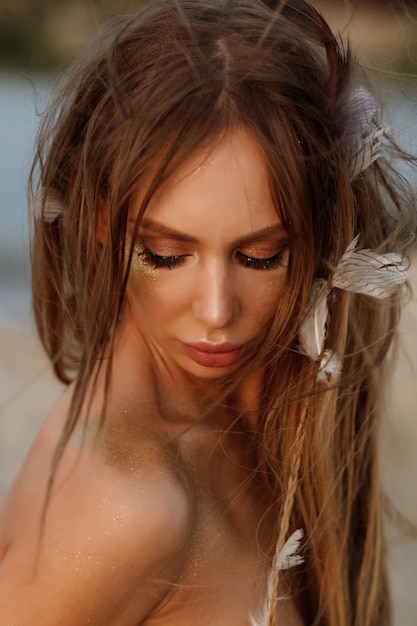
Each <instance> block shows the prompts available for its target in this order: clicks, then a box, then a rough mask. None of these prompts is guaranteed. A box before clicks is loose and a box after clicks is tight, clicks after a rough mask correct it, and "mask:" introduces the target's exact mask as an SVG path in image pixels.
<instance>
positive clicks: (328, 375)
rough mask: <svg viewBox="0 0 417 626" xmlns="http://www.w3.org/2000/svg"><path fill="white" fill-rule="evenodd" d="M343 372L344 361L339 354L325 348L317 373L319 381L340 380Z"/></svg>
mask: <svg viewBox="0 0 417 626" xmlns="http://www.w3.org/2000/svg"><path fill="white" fill-rule="evenodd" d="M341 372H342V363H341V360H340V357H339V355H338V354H337V353H336V352H334V351H333V350H325V352H324V354H323V358H322V359H321V362H320V369H319V371H318V374H317V381H318V382H320V383H326V384H327V383H329V382H331V381H332V380H334V381H335V380H338V379H339V378H340V374H341Z"/></svg>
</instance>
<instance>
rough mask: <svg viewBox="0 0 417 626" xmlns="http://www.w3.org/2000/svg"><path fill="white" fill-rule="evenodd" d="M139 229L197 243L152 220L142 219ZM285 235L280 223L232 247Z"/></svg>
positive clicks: (257, 232)
mask: <svg viewBox="0 0 417 626" xmlns="http://www.w3.org/2000/svg"><path fill="white" fill-rule="evenodd" d="M141 228H144V229H149V230H152V231H153V232H154V233H156V234H158V235H161V236H163V237H166V238H167V239H176V240H177V241H185V242H187V243H198V239H197V238H196V237H192V236H191V235H187V234H185V233H182V232H180V231H178V230H176V229H175V228H170V227H169V226H165V225H164V224H160V223H159V222H156V221H154V220H150V219H144V220H143V222H142V224H141ZM286 234H287V232H286V230H285V228H284V225H283V224H282V223H281V222H280V223H279V224H274V225H271V226H266V227H265V228H262V229H261V230H258V231H256V232H254V233H250V234H249V235H245V236H244V237H240V238H239V239H237V240H236V241H234V242H233V245H234V246H242V245H244V244H248V243H254V242H256V241H263V240H265V239H268V238H269V237H275V236H282V235H286Z"/></svg>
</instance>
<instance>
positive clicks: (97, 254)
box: [31, 0, 409, 626]
mask: <svg viewBox="0 0 417 626" xmlns="http://www.w3.org/2000/svg"><path fill="white" fill-rule="evenodd" d="M355 72H356V68H355V63H354V61H353V60H352V57H351V54H350V51H349V49H344V48H343V47H342V45H341V44H340V43H339V42H338V41H337V40H336V38H335V37H334V35H333V34H332V33H331V31H330V29H329V27H328V26H327V24H326V22H325V21H324V19H323V18H322V17H321V16H320V15H319V14H318V13H317V12H316V11H315V10H314V9H313V8H312V7H311V6H310V5H309V4H308V3H307V2H304V1H303V0H290V1H288V2H286V1H282V2H280V1H277V2H275V1H268V2H262V1H261V0H209V1H207V0H156V1H155V2H153V3H152V4H151V5H149V6H148V7H146V8H145V9H144V10H143V11H142V12H140V13H139V14H137V15H133V16H130V17H126V18H123V19H120V20H118V21H117V22H115V23H113V24H112V25H111V26H110V27H109V28H108V29H107V30H106V32H105V33H104V34H103V35H102V37H101V38H100V40H99V41H98V42H97V43H96V44H94V45H93V46H92V47H91V48H90V49H89V50H88V51H86V53H85V54H84V55H83V56H82V57H81V58H80V59H79V60H78V61H77V63H75V64H74V66H73V67H72V68H71V69H70V70H69V71H68V72H67V73H66V75H65V76H64V77H63V79H62V80H61V82H60V84H59V85H58V88H57V90H56V92H55V96H54V99H53V101H52V104H51V106H50V108H49V110H48V111H47V114H46V116H45V118H44V121H43V122H42V125H41V128H40V131H39V135H38V143H37V147H38V153H37V158H36V161H35V164H34V168H33V171H32V177H31V178H32V186H33V189H34V195H35V197H36V199H37V200H36V202H37V209H36V211H35V220H34V236H33V244H32V263H33V302H34V310H35V316H36V322H37V327H38V330H39V334H40V337H41V340H42V342H43V345H44V347H45V349H46V351H47V353H48V355H49V357H50V359H51V362H52V364H53V367H54V370H55V373H56V375H57V376H58V378H59V379H60V380H62V381H64V382H70V381H71V380H72V379H75V392H74V396H73V397H74V399H73V404H72V408H71V411H70V414H69V416H68V421H67V426H66V428H65V432H64V433H63V435H62V440H61V445H60V447H59V449H58V451H57V455H56V457H55V464H56V463H57V462H58V460H59V457H60V455H61V454H62V450H63V449H64V446H65V445H66V442H67V441H68V438H69V437H70V435H71V433H72V431H73V429H74V427H75V424H76V422H77V419H78V418H79V414H80V410H81V408H82V407H83V405H84V403H85V401H86V396H87V390H88V389H91V388H94V380H95V379H96V377H97V371H98V370H97V363H102V362H103V363H105V364H106V365H105V367H106V368H107V370H106V371H107V380H108V381H109V376H110V368H111V345H112V341H113V339H114V336H115V333H116V329H117V325H118V320H119V317H120V314H121V311H122V303H123V297H124V290H125V285H126V280H127V275H128V271H129V264H128V265H127V267H126V263H125V246H126V224H127V216H128V211H129V206H130V201H131V198H132V196H133V194H134V193H135V191H136V190H137V188H138V186H139V185H140V184H141V183H142V184H143V180H144V179H145V177H146V180H148V179H149V177H148V174H149V172H150V171H152V173H153V177H152V180H151V183H150V184H149V187H148V190H147V194H146V195H145V199H144V202H143V206H142V211H141V212H140V215H139V218H138V223H139V221H140V219H141V217H142V215H143V212H144V211H145V210H146V205H147V203H148V201H149V199H150V198H151V197H152V194H153V193H154V192H155V190H156V189H157V188H158V186H159V185H160V184H161V182H163V181H164V180H166V179H167V177H169V176H170V175H171V174H172V173H173V172H174V171H175V170H176V168H177V167H178V166H179V165H180V164H181V163H182V162H183V161H184V160H185V159H186V158H187V157H188V156H190V155H191V154H192V153H193V152H194V151H195V150H196V149H197V148H200V147H201V146H202V145H204V144H207V143H210V142H215V141H216V139H217V138H218V137H220V136H222V135H224V133H226V132H228V131H230V130H231V129H233V128H235V127H237V126H239V125H243V126H245V127H246V128H248V129H249V131H250V132H251V133H252V134H253V136H254V137H255V138H256V139H257V141H258V142H259V145H260V146H261V148H262V150H263V153H264V155H265V159H266V163H267V165H268V168H269V172H270V184H271V191H272V193H273V195H274V198H275V200H276V205H277V211H278V213H279V215H280V217H281V219H282V220H283V222H284V223H285V225H286V228H287V230H288V234H289V241H290V244H289V246H290V256H289V267H288V272H287V279H286V285H285V292H284V293H285V296H284V297H283V298H281V300H280V302H279V303H278V304H277V311H276V316H275V319H274V320H273V321H272V323H271V327H270V329H269V333H268V336H267V337H266V338H265V340H264V342H263V345H262V347H261V350H260V351H259V353H258V354H257V356H256V361H255V364H256V366H258V365H259V366H262V368H263V369H264V371H265V377H264V383H263V389H262V394H261V410H260V419H259V425H258V432H257V433H256V434H255V435H256V438H257V439H256V440H257V442H258V452H257V456H258V462H257V471H258V475H259V477H260V479H261V480H264V482H265V484H266V485H267V486H268V488H269V489H270V490H272V492H273V493H275V494H276V498H277V499H278V510H279V511H280V513H281V515H280V519H279V524H277V528H276V537H275V539H276V540H277V546H278V549H279V548H280V547H281V546H282V543H283V541H284V539H285V536H286V535H287V533H288V532H289V531H291V530H294V529H295V528H298V527H302V528H304V529H305V534H306V541H305V544H304V546H303V553H304V556H305V566H304V568H303V575H302V589H303V593H302V594H301V596H302V597H303V608H302V612H303V615H304V619H305V622H306V623H308V624H315V625H317V624H323V625H327V626H334V625H335V624H337V625H338V626H348V625H352V626H353V625H356V626H377V625H378V626H384V625H387V624H389V622H390V618H389V600H388V595H387V592H386V591H387V589H386V579H385V572H384V565H383V541H382V531H381V494H380V485H379V479H378V459H377V451H376V426H377V414H378V396H379V394H380V391H381V384H382V365H383V361H384V358H385V355H386V353H387V351H388V349H389V346H390V343H391V340H392V337H393V333H394V329H395V325H396V322H397V319H398V310H399V296H398V295H396V296H393V297H391V298H389V299H388V300H386V301H375V300H373V299H371V298H369V297H367V296H362V295H352V294H347V293H346V292H342V291H337V293H336V294H335V300H334V302H333V303H332V309H331V317H330V325H329V329H328V338H327V341H328V345H329V347H331V348H332V349H333V350H335V351H336V352H337V354H338V355H340V357H341V358H342V363H343V370H342V374H341V378H340V382H339V383H338V384H337V385H333V386H326V385H322V384H320V383H317V382H316V370H317V366H316V364H315V363H314V362H312V361H311V360H310V359H308V358H307V357H305V356H303V355H302V354H301V352H300V349H299V339H298V333H299V328H300V324H301V322H302V319H303V315H304V311H305V307H306V303H307V300H308V296H309V293H310V290H311V286H312V283H313V281H314V280H315V279H316V278H318V277H320V278H323V279H325V280H327V279H328V278H329V276H330V275H331V272H332V268H334V267H335V266H336V265H337V263H338V261H339V259H340V258H341V256H342V254H343V252H344V251H345V249H346V247H347V246H348V244H349V243H350V242H351V240H352V239H353V237H354V236H355V235H356V234H358V233H359V234H360V244H361V246H363V247H369V248H374V249H377V250H378V251H380V252H384V251H387V250H393V249H398V247H399V246H400V244H399V240H400V238H399V236H400V234H401V232H402V229H403V226H402V224H403V222H404V220H403V214H404V212H406V211H407V210H408V209H409V206H408V205H406V204H405V200H404V197H402V196H401V194H400V188H401V180H400V177H398V176H396V175H395V172H394V170H393V169H392V168H391V166H390V164H389V163H388V162H387V161H385V160H384V159H379V160H378V161H377V162H376V163H374V164H373V165H372V166H371V167H370V168H368V169H367V170H366V171H365V172H363V173H362V174H360V175H359V176H357V177H356V178H355V179H354V180H351V175H350V168H349V158H348V153H347V150H346V143H347V137H348V136H349V133H350V130H351V127H352V125H353V124H355V119H354V116H355V111H353V110H352V108H351V106H350V102H351V98H350V96H351V93H352V89H353V86H354V80H355V76H354V75H355ZM391 153H393V149H392V151H391ZM51 198H52V199H53V200H54V201H55V202H56V201H58V202H59V203H62V210H61V211H60V213H59V215H58V216H57V217H56V218H55V219H53V220H52V219H49V218H48V214H47V212H48V202H49V203H50V202H51ZM39 199H41V200H40V204H39ZM36 202H35V204H36ZM103 204H104V205H105V207H106V211H107V214H108V224H109V227H108V230H107V242H106V245H105V246H103V245H102V244H101V243H100V242H99V241H98V240H97V236H96V233H97V221H98V213H99V207H100V206H103ZM401 241H403V240H402V239H401ZM109 346H110V348H109ZM104 357H108V358H106V359H104ZM104 416H105V412H104V413H103V417H104ZM274 543H275V540H274ZM335 581H337V583H336V582H335ZM301 596H300V597H301ZM271 619H272V618H271ZM271 623H272V622H271Z"/></svg>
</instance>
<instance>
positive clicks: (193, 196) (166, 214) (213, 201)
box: [132, 127, 280, 238]
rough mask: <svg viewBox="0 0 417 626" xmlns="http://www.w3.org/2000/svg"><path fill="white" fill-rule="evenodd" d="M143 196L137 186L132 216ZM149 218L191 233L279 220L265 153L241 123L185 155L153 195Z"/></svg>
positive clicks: (234, 230)
mask: <svg viewBox="0 0 417 626" xmlns="http://www.w3.org/2000/svg"><path fill="white" fill-rule="evenodd" d="M142 199H143V190H142V189H138V192H137V194H136V196H135V198H134V201H133V205H132V219H135V217H136V216H137V212H138V211H139V208H140V205H141V201H142ZM146 219H148V220H153V221H157V222H158V223H161V224H164V225H166V226H168V227H171V228H173V229H177V230H178V229H179V230H184V231H185V232H187V233H189V234H190V235H192V236H193V237H197V236H200V237H204V234H205V232H206V231H207V229H208V227H209V226H210V228H209V230H210V232H212V233H213V232H215V231H216V228H214V225H216V226H217V232H218V236H220V235H221V236H222V237H224V236H225V234H226V233H227V232H228V231H230V233H231V236H233V237H234V238H237V237H240V236H242V237H243V236H246V235H248V234H250V232H251V231H257V230H260V229H264V228H266V227H267V226H268V225H271V226H276V225H277V224H278V223H279V222H280V219H279V216H278V214H277V210H276V206H275V203H274V201H273V198H272V194H271V188H270V177H269V172H268V168H267V165H266V161H265V157H264V154H263V152H262V149H261V147H260V146H259V144H258V142H257V141H256V139H255V138H254V136H253V135H252V134H251V133H250V132H249V131H248V130H247V129H246V128H243V127H240V128H238V129H236V130H234V131H233V132H229V133H227V134H226V135H224V136H223V137H222V138H220V139H219V140H218V141H217V142H216V143H214V144H211V146H210V147H209V148H205V149H201V150H198V151H197V152H195V153H194V154H193V155H192V156H191V157H190V158H188V159H187V160H186V161H185V162H184V163H183V164H182V165H181V166H180V167H179V168H178V169H177V170H176V172H175V173H174V174H173V175H172V176H171V177H170V178H169V180H168V181H166V182H165V183H164V184H163V185H162V186H161V187H160V188H159V189H158V190H157V191H156V193H155V194H154V195H153V197H152V199H151V201H150V203H149V205H148V207H147V209H146V213H145V220H146Z"/></svg>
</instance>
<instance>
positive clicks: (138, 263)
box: [129, 250, 160, 287]
mask: <svg viewBox="0 0 417 626" xmlns="http://www.w3.org/2000/svg"><path fill="white" fill-rule="evenodd" d="M159 273H160V270H159V269H155V268H153V267H150V266H149V265H148V264H147V263H146V261H145V259H144V258H143V257H141V256H140V254H139V253H138V252H137V251H136V250H134V251H133V256H132V262H131V265H130V275H129V282H131V283H135V284H136V285H137V286H140V287H154V286H155V285H156V284H157V283H158V278H159Z"/></svg>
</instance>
